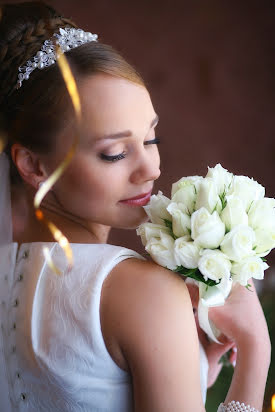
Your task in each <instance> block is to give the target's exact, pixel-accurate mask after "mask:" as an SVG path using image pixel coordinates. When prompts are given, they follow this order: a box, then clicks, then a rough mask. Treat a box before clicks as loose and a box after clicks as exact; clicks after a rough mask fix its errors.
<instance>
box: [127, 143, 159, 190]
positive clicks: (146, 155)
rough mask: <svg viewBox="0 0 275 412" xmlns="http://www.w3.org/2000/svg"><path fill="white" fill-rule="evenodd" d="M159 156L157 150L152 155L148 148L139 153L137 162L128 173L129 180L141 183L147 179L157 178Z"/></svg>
mask: <svg viewBox="0 0 275 412" xmlns="http://www.w3.org/2000/svg"><path fill="white" fill-rule="evenodd" d="M160 173H161V172H160V157H159V153H158V151H156V152H155V153H154V154H153V155H152V152H150V151H149V150H148V151H146V150H144V151H143V154H142V155H141V154H140V155H139V158H138V159H137V162H136V163H135V164H134V168H133V170H132V173H131V175H130V182H131V183H134V184H142V183H144V182H148V181H154V180H157V179H158V178H159V176H160Z"/></svg>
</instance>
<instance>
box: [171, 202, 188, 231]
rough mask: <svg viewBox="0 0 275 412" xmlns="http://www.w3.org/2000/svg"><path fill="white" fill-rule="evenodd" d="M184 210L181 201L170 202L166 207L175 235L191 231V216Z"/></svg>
mask: <svg viewBox="0 0 275 412" xmlns="http://www.w3.org/2000/svg"><path fill="white" fill-rule="evenodd" d="M185 210H186V209H185V207H184V205H182V203H174V202H172V203H170V204H169V206H168V207H167V211H168V212H169V213H170V215H171V216H172V230H173V233H174V235H176V236H177V237H181V236H184V235H188V234H190V231H191V230H190V229H191V218H190V216H189V215H188V214H186V213H185Z"/></svg>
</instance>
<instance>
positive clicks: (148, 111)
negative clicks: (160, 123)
mask: <svg viewBox="0 0 275 412" xmlns="http://www.w3.org/2000/svg"><path fill="white" fill-rule="evenodd" d="M79 92H80V98H81V108H82V116H83V121H82V124H83V128H84V129H86V130H87V131H89V132H91V133H92V134H94V135H97V134H102V133H104V134H113V133H117V132H121V131H123V130H126V129H132V130H136V131H137V132H138V131H140V132H141V131H142V130H141V129H142V128H145V129H147V130H148V126H149V125H150V123H151V122H152V119H153V118H154V117H155V111H154V108H153V105H152V102H151V99H150V95H149V93H148V91H147V89H146V88H145V87H143V86H141V85H138V84H136V83H132V82H130V81H128V80H125V79H122V78H119V77H115V76H111V75H108V74H101V73H100V74H95V75H92V76H89V77H86V78H84V79H82V80H81V82H80V83H79Z"/></svg>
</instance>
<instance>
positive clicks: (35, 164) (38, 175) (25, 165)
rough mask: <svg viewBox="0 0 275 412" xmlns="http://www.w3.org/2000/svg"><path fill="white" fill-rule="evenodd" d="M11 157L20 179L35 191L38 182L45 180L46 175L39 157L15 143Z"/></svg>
mask: <svg viewBox="0 0 275 412" xmlns="http://www.w3.org/2000/svg"><path fill="white" fill-rule="evenodd" d="M11 157H12V160H13V162H14V164H15V165H16V167H17V170H18V172H19V174H20V176H21V177H22V179H23V180H24V181H25V182H26V183H28V184H29V185H31V186H33V187H34V188H35V189H37V188H38V185H39V183H40V182H43V181H44V180H46V179H47V177H48V175H47V173H46V171H45V168H44V167H43V165H42V163H41V160H40V159H39V155H37V154H36V153H34V152H32V151H31V150H30V149H27V148H26V147H25V146H22V145H21V144H19V143H15V144H13V145H12V147H11Z"/></svg>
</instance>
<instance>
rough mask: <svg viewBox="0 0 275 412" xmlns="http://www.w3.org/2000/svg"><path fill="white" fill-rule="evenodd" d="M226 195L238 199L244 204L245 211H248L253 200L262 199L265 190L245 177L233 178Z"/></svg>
mask: <svg viewBox="0 0 275 412" xmlns="http://www.w3.org/2000/svg"><path fill="white" fill-rule="evenodd" d="M227 195H228V196H230V195H234V196H236V197H239V198H240V199H241V200H242V202H243V204H244V208H245V210H246V211H248V209H249V207H250V205H251V203H252V202H253V200H258V199H262V198H263V197H264V195H265V188H264V187H263V186H262V185H260V184H259V183H258V182H256V180H253V179H250V178H249V177H247V176H234V177H233V180H232V184H231V186H230V188H229V190H228V193H227Z"/></svg>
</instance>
